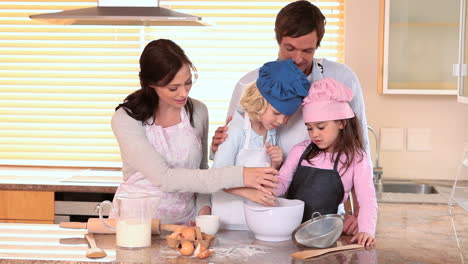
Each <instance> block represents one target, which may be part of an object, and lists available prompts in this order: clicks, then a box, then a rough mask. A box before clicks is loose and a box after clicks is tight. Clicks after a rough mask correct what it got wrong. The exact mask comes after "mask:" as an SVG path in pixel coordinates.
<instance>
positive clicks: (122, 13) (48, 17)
mask: <svg viewBox="0 0 468 264" xmlns="http://www.w3.org/2000/svg"><path fill="white" fill-rule="evenodd" d="M128 2H130V3H128ZM128 5H129V6H128ZM30 18H31V19H37V20H42V21H46V22H47V23H51V24H64V25H145V26H206V25H208V24H207V23H205V22H203V21H202V18H201V17H198V16H194V15H189V14H184V13H180V12H176V11H172V10H170V9H167V8H163V7H160V6H159V0H132V1H125V0H124V1H122V0H99V1H98V6H97V7H89V8H82V9H75V10H67V11H62V12H57V13H47V14H37V15H31V16H30Z"/></svg>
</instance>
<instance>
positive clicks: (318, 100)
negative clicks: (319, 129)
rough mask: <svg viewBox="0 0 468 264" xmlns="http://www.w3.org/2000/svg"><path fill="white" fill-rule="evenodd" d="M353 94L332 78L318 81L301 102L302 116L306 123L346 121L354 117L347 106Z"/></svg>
mask: <svg viewBox="0 0 468 264" xmlns="http://www.w3.org/2000/svg"><path fill="white" fill-rule="evenodd" d="M351 99H353V92H352V91H351V89H349V88H348V87H346V86H344V85H343V84H342V83H340V82H338V81H337V80H335V79H332V78H324V79H321V80H318V81H316V82H314V83H312V85H311V86H310V89H309V94H308V95H307V96H306V97H305V98H304V100H303V102H302V115H303V118H304V121H305V122H306V123H309V122H322V121H329V120H340V119H347V118H351V117H353V116H354V112H353V110H352V109H351V106H349V102H350V101H351Z"/></svg>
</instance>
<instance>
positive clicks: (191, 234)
mask: <svg viewBox="0 0 468 264" xmlns="http://www.w3.org/2000/svg"><path fill="white" fill-rule="evenodd" d="M182 237H183V238H184V239H186V240H195V229H193V228H191V227H187V228H185V229H184V230H182Z"/></svg>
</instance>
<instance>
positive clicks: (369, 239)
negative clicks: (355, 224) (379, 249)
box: [350, 232, 375, 247]
mask: <svg viewBox="0 0 468 264" xmlns="http://www.w3.org/2000/svg"><path fill="white" fill-rule="evenodd" d="M350 241H351V242H357V243H358V244H359V245H363V246H366V247H370V246H375V238H374V237H373V236H371V235H370V234H368V233H366V232H359V233H357V234H356V235H355V236H353V238H351V240H350Z"/></svg>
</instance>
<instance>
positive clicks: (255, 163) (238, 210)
mask: <svg viewBox="0 0 468 264" xmlns="http://www.w3.org/2000/svg"><path fill="white" fill-rule="evenodd" d="M244 129H246V136H245V141H244V146H243V147H242V149H241V150H240V151H239V153H237V156H236V163H235V164H234V165H235V166H243V167H266V166H271V165H270V164H271V160H270V157H269V156H268V154H267V152H266V148H265V147H263V148H249V143H250V137H251V131H252V127H251V123H250V119H249V116H248V114H247V113H245V115H244ZM245 200H247V199H245V198H243V197H240V196H237V195H232V194H230V193H227V192H225V191H219V192H215V193H213V194H212V198H211V201H212V204H211V209H212V214H213V215H217V216H219V219H220V228H221V229H227V230H248V228H247V224H246V223H245V217H244V207H243V202H244V201H245Z"/></svg>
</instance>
